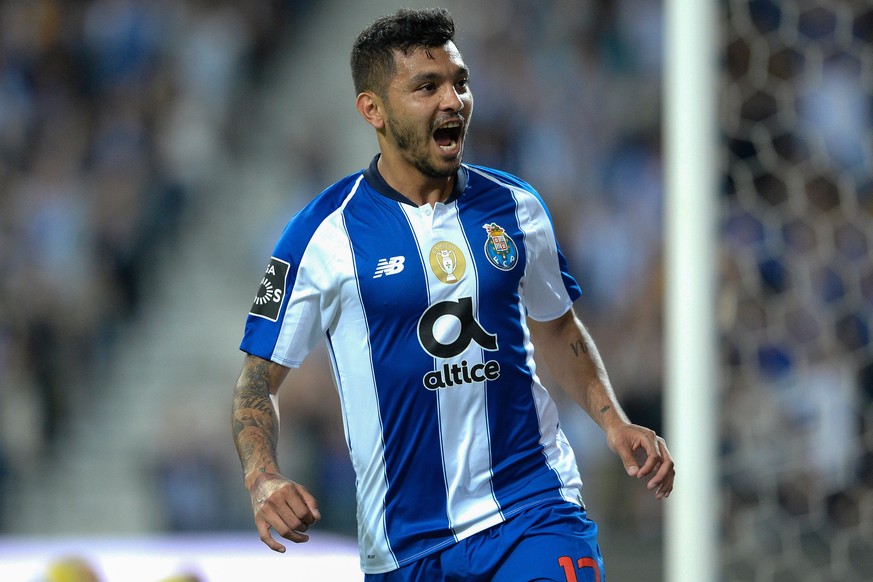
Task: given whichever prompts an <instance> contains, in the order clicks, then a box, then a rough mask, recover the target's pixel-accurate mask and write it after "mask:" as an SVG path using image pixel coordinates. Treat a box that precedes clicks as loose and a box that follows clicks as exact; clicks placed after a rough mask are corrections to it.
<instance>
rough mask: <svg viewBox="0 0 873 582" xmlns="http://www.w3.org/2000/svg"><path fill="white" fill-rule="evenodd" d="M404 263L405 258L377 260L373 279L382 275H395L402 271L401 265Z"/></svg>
mask: <svg viewBox="0 0 873 582" xmlns="http://www.w3.org/2000/svg"><path fill="white" fill-rule="evenodd" d="M404 262H406V257H403V256H400V257H391V258H390V259H379V262H378V263H377V264H376V272H375V273H374V274H373V278H374V279H378V278H379V277H381V276H382V275H396V274H397V273H399V272H400V271H402V270H403V263H404Z"/></svg>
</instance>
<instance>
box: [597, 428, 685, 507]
mask: <svg viewBox="0 0 873 582" xmlns="http://www.w3.org/2000/svg"><path fill="white" fill-rule="evenodd" d="M607 442H608V444H609V448H611V449H612V450H613V451H615V453H616V454H617V455H618V456H619V457H620V458H621V462H622V463H624V468H625V471H627V474H628V475H630V476H631V477H636V478H637V479H642V478H644V477H646V476H648V475H651V474H652V473H654V476H653V477H652V478H651V479H649V482H648V484H647V485H646V488H647V489H648V490H650V491H654V492H655V498H656V499H664V498H666V497H669V496H670V492H672V491H673V479H674V478H675V477H676V468H675V466H674V464H673V458H672V457H671V456H670V452H669V451H668V450H667V443H666V442H665V441H664V439H663V438H661V437H659V436H658V435H657V434H655V431H653V430H651V429H648V428H646V427H643V426H639V425H636V424H622V425H618V426H616V427H615V428H613V429H611V430H610V431H609V432H608V433H607Z"/></svg>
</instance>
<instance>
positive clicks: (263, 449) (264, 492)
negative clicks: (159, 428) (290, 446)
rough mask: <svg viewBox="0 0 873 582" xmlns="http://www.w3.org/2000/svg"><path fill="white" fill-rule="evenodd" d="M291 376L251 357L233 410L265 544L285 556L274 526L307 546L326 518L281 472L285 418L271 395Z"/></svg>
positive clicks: (235, 435)
mask: <svg viewBox="0 0 873 582" xmlns="http://www.w3.org/2000/svg"><path fill="white" fill-rule="evenodd" d="M287 374H288V368H285V367H284V366H280V365H279V364H275V363H273V362H270V361H268V360H264V359H263V358H259V357H257V356H251V355H249V356H246V358H245V361H244V362H243V367H242V371H241V372H240V376H239V379H238V380H237V383H236V388H235V390H234V394H233V409H232V420H233V440H234V443H235V444H236V450H237V452H238V453H239V458H240V462H241V463H242V468H243V475H244V476H245V486H246V489H248V490H249V494H250V495H251V499H252V511H253V512H254V515H255V525H256V526H257V529H258V533H259V534H260V536H261V540H262V541H263V542H264V543H265V544H267V546H269V547H270V548H271V549H273V550H275V551H277V552H284V551H285V546H283V545H282V544H280V543H278V542H277V541H276V540H274V539H273V538H272V536H271V535H270V528H273V529H274V530H275V531H276V533H278V534H279V535H281V536H282V537H284V538H286V539H288V540H291V541H292V542H295V543H299V542H305V541H307V540H308V539H309V536H308V535H306V534H305V533H304V532H306V530H307V529H308V528H309V526H310V525H312V524H313V523H315V522H316V521H318V520H319V519H320V518H321V515H320V514H319V512H318V505H317V503H316V501H315V498H313V497H312V495H311V494H310V493H309V492H308V491H307V490H306V488H305V487H303V486H302V485H300V484H298V483H294V482H293V481H290V480H288V479H286V478H285V477H284V476H283V475H282V474H281V473H280V472H279V464H278V461H277V459H276V448H277V445H278V441H279V418H278V414H277V412H276V409H275V408H274V406H273V401H272V399H271V396H275V395H276V394H277V393H278V391H279V387H280V386H281V385H282V381H283V380H284V379H285V376H286V375H287Z"/></svg>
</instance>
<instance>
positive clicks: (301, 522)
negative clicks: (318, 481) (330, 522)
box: [249, 473, 321, 553]
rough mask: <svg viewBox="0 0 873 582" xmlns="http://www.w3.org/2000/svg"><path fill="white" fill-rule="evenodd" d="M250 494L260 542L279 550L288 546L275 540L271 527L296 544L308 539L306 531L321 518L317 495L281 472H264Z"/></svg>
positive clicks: (250, 490)
mask: <svg viewBox="0 0 873 582" xmlns="http://www.w3.org/2000/svg"><path fill="white" fill-rule="evenodd" d="M249 493H250V494H251V497H252V510H253V511H254V514H255V526H256V527H257V528H258V533H259V534H260V537H261V541H262V542H264V543H265V544H267V546H268V547H269V548H270V549H271V550H274V551H276V552H280V553H281V552H284V551H285V546H283V545H282V544H280V543H279V542H277V541H276V540H274V539H273V536H271V535H270V528H272V529H274V530H276V533H277V534H279V535H280V536H282V537H283V538H285V539H286V540H290V541H292V542H294V543H296V544H299V543H303V542H306V541H309V536H308V535H306V533H304V532H306V530H308V529H309V526H311V525H312V524H314V523H315V522H317V521H318V520H320V519H321V513H319V511H318V504H317V503H316V501H315V498H314V497H313V496H312V495H311V494H310V493H309V491H307V490H306V488H305V487H304V486H303V485H300V484H298V483H295V482H293V481H290V480H288V479H286V478H285V477H283V476H282V475H279V474H278V473H261V474H260V475H258V477H257V478H256V479H255V480H254V482H253V483H252V485H251V487H250V488H249Z"/></svg>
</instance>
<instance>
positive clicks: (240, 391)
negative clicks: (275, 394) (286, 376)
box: [233, 362, 279, 475]
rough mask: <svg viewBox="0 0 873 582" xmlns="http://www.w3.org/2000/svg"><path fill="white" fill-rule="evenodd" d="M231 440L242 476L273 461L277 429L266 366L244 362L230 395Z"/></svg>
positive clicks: (277, 437) (261, 469) (266, 363)
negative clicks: (231, 401)
mask: <svg viewBox="0 0 873 582" xmlns="http://www.w3.org/2000/svg"><path fill="white" fill-rule="evenodd" d="M233 439H234V443H236V447H237V451H238V452H239V457H240V462H241V463H242V466H243V471H244V472H245V474H247V475H248V474H249V473H251V472H252V471H255V470H258V471H259V472H265V471H267V470H268V469H267V465H268V464H269V465H270V466H272V465H273V464H274V463H275V459H276V448H277V443H278V440H279V426H278V422H277V418H276V411H275V410H274V409H273V403H272V401H271V400H270V383H269V363H268V362H254V363H251V364H249V363H247V364H246V366H245V367H244V369H243V373H242V374H241V376H240V379H239V382H238V383H237V385H236V389H235V390H234V395H233Z"/></svg>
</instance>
